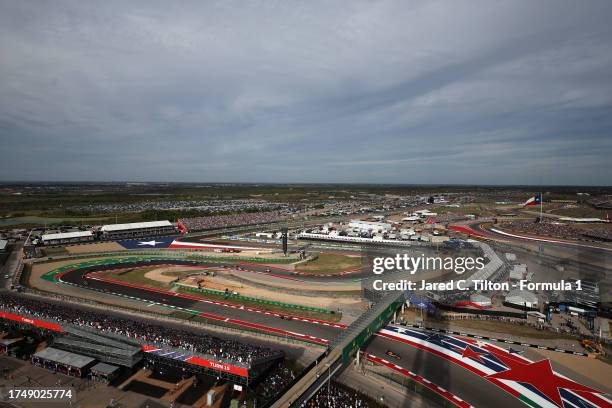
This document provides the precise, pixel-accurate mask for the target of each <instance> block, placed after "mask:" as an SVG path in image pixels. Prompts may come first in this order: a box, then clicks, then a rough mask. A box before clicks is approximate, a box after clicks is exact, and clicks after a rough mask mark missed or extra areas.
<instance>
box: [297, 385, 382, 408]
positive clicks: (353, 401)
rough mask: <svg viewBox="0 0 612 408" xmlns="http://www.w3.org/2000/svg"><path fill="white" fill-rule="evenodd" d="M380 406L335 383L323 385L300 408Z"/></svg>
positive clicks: (364, 407)
mask: <svg viewBox="0 0 612 408" xmlns="http://www.w3.org/2000/svg"><path fill="white" fill-rule="evenodd" d="M379 406H380V405H379V404H377V403H375V402H374V401H372V400H371V399H370V398H367V397H365V396H364V395H362V394H360V393H358V392H357V391H355V390H352V389H349V388H346V387H343V386H340V385H338V384H335V383H333V382H332V383H331V384H329V387H328V384H325V385H324V386H323V387H321V389H320V390H319V392H317V393H316V394H315V395H314V396H313V397H312V398H311V399H309V400H308V401H306V402H305V403H304V404H302V408H374V407H379Z"/></svg>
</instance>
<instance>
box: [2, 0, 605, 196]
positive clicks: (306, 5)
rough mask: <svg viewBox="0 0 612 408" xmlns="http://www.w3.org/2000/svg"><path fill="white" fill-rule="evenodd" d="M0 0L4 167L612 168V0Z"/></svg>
mask: <svg viewBox="0 0 612 408" xmlns="http://www.w3.org/2000/svg"><path fill="white" fill-rule="evenodd" d="M128 3H129V4H126V2H120V1H105V2H93V3H86V2H81V1H55V2H44V1H40V2H37V1H29V2H9V1H1V2H0V78H1V79H2V80H1V81H0V146H1V148H0V172H1V173H0V179H4V180H58V181H64V180H92V181H109V180H137V181H140V180H143V181H147V180H148V181H210V182H212V181H218V182H354V183H468V184H471V183H473V184H539V183H544V184H593V185H609V184H610V178H609V175H610V174H612V160H610V157H612V134H611V133H612V42H611V41H610V38H612V25H610V23H609V22H610V17H612V3H610V2H608V1H601V2H597V1H589V2H586V3H585V2H571V1H539V2H515V1H509V2H490V1H465V2H462V1H415V2H408V3H407V2H401V1H397V2H392V1H380V2H368V1H364V2H348V3H334V2H317V1H310V2H301V3H300V2H280V1H269V2H268V1H239V2H238V1H236V2H232V1H209V2H178V3H168V2H161V1H160V2H155V1H146V2H145V1H143V2H128Z"/></svg>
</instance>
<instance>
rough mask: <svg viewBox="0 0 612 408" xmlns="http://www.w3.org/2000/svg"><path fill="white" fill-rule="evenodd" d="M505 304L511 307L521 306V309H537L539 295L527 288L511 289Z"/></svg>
mask: <svg viewBox="0 0 612 408" xmlns="http://www.w3.org/2000/svg"><path fill="white" fill-rule="evenodd" d="M504 304H506V305H507V306H510V307H519V308H520V309H537V307H538V296H537V295H536V294H535V293H532V292H529V291H526V290H519V289H515V290H511V291H510V292H509V293H508V295H507V296H506V299H505V300H504Z"/></svg>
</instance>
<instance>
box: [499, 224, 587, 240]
mask: <svg viewBox="0 0 612 408" xmlns="http://www.w3.org/2000/svg"><path fill="white" fill-rule="evenodd" d="M500 227H501V228H505V229H508V230H510V231H513V232H523V233H527V234H532V235H542V236H546V237H554V238H568V239H576V238H580V236H581V235H582V234H583V232H584V230H580V229H578V228H574V227H572V226H571V225H567V224H562V223H559V222H533V221H507V222H504V223H502V224H500Z"/></svg>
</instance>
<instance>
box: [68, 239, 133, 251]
mask: <svg viewBox="0 0 612 408" xmlns="http://www.w3.org/2000/svg"><path fill="white" fill-rule="evenodd" d="M66 250H67V251H68V252H69V253H71V254H85V253H89V252H107V251H125V250H126V249H125V248H124V247H122V246H121V245H119V244H118V243H116V242H100V243H96V244H85V245H72V246H67V247H66Z"/></svg>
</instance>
